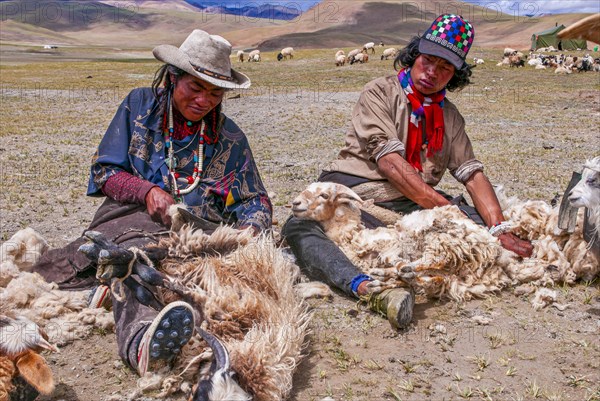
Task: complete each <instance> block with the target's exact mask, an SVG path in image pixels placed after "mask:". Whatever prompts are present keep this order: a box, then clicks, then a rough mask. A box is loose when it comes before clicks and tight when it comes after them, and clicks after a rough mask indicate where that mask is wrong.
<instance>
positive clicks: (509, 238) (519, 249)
mask: <svg viewBox="0 0 600 401" xmlns="http://www.w3.org/2000/svg"><path fill="white" fill-rule="evenodd" d="M498 239H499V240H500V243H501V244H502V247H503V248H504V249H508V250H509V251H512V252H514V253H516V254H517V255H519V256H521V257H523V258H528V257H530V256H531V254H532V253H533V245H531V242H529V241H527V240H522V239H521V238H519V237H517V236H516V235H514V234H513V233H504V234H500V235H499V236H498Z"/></svg>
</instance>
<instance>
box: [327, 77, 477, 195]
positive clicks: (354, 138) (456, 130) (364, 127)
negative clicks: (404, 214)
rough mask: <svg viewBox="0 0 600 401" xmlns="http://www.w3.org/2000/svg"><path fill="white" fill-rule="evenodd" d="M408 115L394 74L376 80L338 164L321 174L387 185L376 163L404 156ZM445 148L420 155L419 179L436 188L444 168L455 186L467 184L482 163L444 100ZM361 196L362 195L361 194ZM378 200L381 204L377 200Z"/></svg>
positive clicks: (356, 111)
mask: <svg viewBox="0 0 600 401" xmlns="http://www.w3.org/2000/svg"><path fill="white" fill-rule="evenodd" d="M410 113H411V106H410V102H409V101H408V99H407V97H406V95H405V93H404V91H403V90H402V87H401V86H400V83H399V82H398V78H397V76H396V75H392V76H389V77H382V78H378V79H375V80H373V81H371V82H369V83H368V84H367V85H365V87H364V89H363V92H362V93H361V95H360V98H359V99H358V102H357V103H356V106H354V111H353V112H352V124H351V126H350V128H349V129H348V131H347V132H346V143H345V145H344V148H343V149H342V150H341V151H340V153H339V156H338V158H337V160H334V161H333V162H331V163H330V164H329V165H327V166H326V167H325V168H324V170H325V171H339V172H342V173H347V174H352V175H355V176H359V177H363V178H367V179H369V180H374V181H378V182H374V183H371V184H372V185H371V186H373V185H374V186H378V185H379V186H382V188H383V187H391V185H390V184H389V183H388V182H387V180H386V178H385V177H384V176H383V175H382V174H381V172H380V171H379V170H378V168H377V164H376V162H377V160H379V158H380V157H382V156H384V155H386V154H389V153H391V152H397V153H399V154H400V155H402V157H404V156H405V149H404V143H405V142H406V138H407V135H408V124H409V117H410ZM444 127H445V133H444V145H443V148H442V151H441V152H439V153H437V154H435V155H434V156H433V157H431V158H426V157H425V153H426V152H425V151H423V152H422V153H421V163H422V166H423V172H422V173H421V178H423V180H424V181H425V182H426V183H427V184H429V185H431V186H432V187H434V186H436V185H437V184H438V183H439V182H440V180H441V179H442V176H443V175H444V172H445V171H446V169H448V170H450V174H452V176H454V178H456V179H457V180H458V181H459V182H461V183H465V181H467V180H468V179H469V177H470V176H471V175H472V174H473V173H474V172H475V171H478V170H481V171H482V170H483V164H482V163H481V162H480V161H478V160H477V159H475V155H474V153H473V148H472V146H471V141H470V140H469V137H468V136H467V133H466V132H465V121H464V119H463V117H462V116H461V114H460V113H459V111H458V109H457V108H456V106H454V104H452V103H451V102H450V101H449V100H448V99H446V100H445V101H444ZM390 190H391V191H392V192H393V191H394V189H393V188H387V189H386V190H385V191H386V192H387V193H388V195H389V196H384V197H383V198H388V199H394V198H398V197H401V196H402V194H400V193H399V192H397V191H396V194H395V195H390ZM359 195H361V196H363V197H364V195H365V194H359ZM375 198H380V199H375V200H376V201H379V200H383V199H382V198H381V197H375Z"/></svg>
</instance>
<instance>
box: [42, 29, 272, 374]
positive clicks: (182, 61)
mask: <svg viewBox="0 0 600 401" xmlns="http://www.w3.org/2000/svg"><path fill="white" fill-rule="evenodd" d="M153 53H154V55H155V57H156V58H157V59H158V60H160V61H162V62H164V65H163V66H161V67H160V68H159V69H158V71H157V72H156V75H155V77H154V81H153V82H152V87H151V88H137V89H134V90H132V91H131V92H130V93H129V95H128V96H127V97H126V98H125V100H124V101H123V102H122V104H121V105H120V106H119V108H118V110H117V112H116V114H115V116H114V118H113V120H112V122H111V123H110V125H109V127H108V129H107V131H106V133H105V135H104V137H103V138H102V141H101V142H100V144H99V146H98V150H97V152H96V154H95V155H94V157H93V161H92V166H91V174H90V180H89V185H88V190H87V194H88V195H89V196H106V200H105V201H104V203H103V204H102V205H101V206H100V208H99V209H98V211H97V212H96V214H95V216H94V218H93V221H92V223H91V224H90V226H89V228H88V230H93V231H96V232H99V233H101V234H102V235H104V237H105V238H107V239H110V240H112V241H114V243H115V244H118V245H119V246H121V247H122V248H130V247H132V246H135V247H138V248H140V247H144V246H147V245H149V244H155V243H156V242H158V240H159V239H160V238H161V236H164V235H168V233H169V229H170V225H171V218H170V216H169V214H168V209H169V207H170V206H171V205H173V204H175V203H183V204H185V205H186V209H187V212H189V213H187V214H188V215H189V216H192V217H193V218H194V219H196V220H193V221H194V222H195V223H196V224H200V225H204V226H201V228H203V229H205V231H207V230H210V229H214V227H215V226H216V225H217V224H220V223H224V224H229V225H232V226H234V227H236V228H240V229H251V230H253V231H254V232H255V233H258V232H261V231H264V230H267V229H269V228H270V227H271V221H272V205H271V202H270V200H269V198H268V195H267V191H266V190H265V188H264V186H263V183H262V181H261V178H260V175H259V173H258V170H257V167H256V164H255V162H254V159H253V156H252V152H251V150H250V147H249V144H248V140H247V138H246V136H245V135H244V133H243V132H242V131H241V129H240V128H239V127H238V126H237V125H236V124H235V123H234V122H233V121H232V120H230V119H229V118H228V117H227V116H225V114H223V113H222V107H221V102H222V100H223V96H224V94H225V92H226V91H227V90H231V89H238V88H239V89H245V88H248V87H249V86H250V79H249V78H248V77H247V76H246V75H244V74H242V73H239V72H237V71H235V70H234V69H232V68H231V63H230V58H229V57H230V54H231V45H230V44H229V42H227V40H225V39H224V38H222V37H220V36H217V35H210V34H208V33H207V32H204V31H201V30H194V31H193V32H192V33H191V34H190V35H189V36H188V37H187V39H185V41H184V42H183V43H182V44H181V46H179V47H175V46H170V45H161V46H158V47H156V48H155V49H154V51H153ZM95 235H96V234H92V235H91V236H92V238H93V239H95V241H96V242H95V245H86V246H87V247H88V248H85V247H84V249H87V250H88V252H87V255H88V256H87V257H86V256H84V255H83V254H82V253H79V252H77V250H78V248H79V247H80V246H81V245H82V244H84V243H85V242H86V238H83V237H82V238H80V239H78V240H76V241H74V242H72V243H71V244H69V245H67V246H66V247H65V248H63V249H57V250H51V251H48V252H47V253H46V254H44V255H43V256H42V259H41V260H40V262H39V263H38V264H37V265H36V266H35V268H34V269H35V271H37V272H39V273H40V274H42V276H44V277H45V278H46V279H47V280H48V281H54V282H56V283H58V284H59V286H60V287H61V288H71V289H74V288H78V289H82V288H87V287H93V286H94V285H95V284H96V279H95V274H94V271H95V267H96V265H97V260H96V261H94V260H91V262H90V259H94V256H95V257H96V258H98V254H97V249H95V248H94V247H97V246H100V247H102V246H104V245H106V242H105V243H104V245H102V244H103V243H102V240H101V239H98V238H97V237H95ZM140 276H141V274H140ZM124 283H125V284H126V285H125V286H124V290H125V297H124V298H122V299H121V300H119V299H117V298H115V297H114V296H112V297H111V294H110V293H109V290H108V288H107V287H106V286H103V285H101V286H99V287H97V288H96V290H95V291H94V292H93V294H92V297H91V298H90V306H92V307H98V306H101V305H102V304H103V303H104V301H106V300H111V298H112V306H113V309H114V312H115V322H116V331H117V341H118V347H119V355H120V356H121V357H122V358H123V360H124V361H125V362H126V363H127V364H128V365H130V366H131V367H132V368H133V369H135V370H137V371H138V372H139V373H140V375H144V373H145V372H146V371H147V369H148V366H149V364H150V363H151V362H152V361H153V360H158V359H170V358H172V357H174V356H175V354H177V352H178V351H179V349H181V346H182V345H183V344H185V343H186V341H187V340H189V339H190V337H191V333H192V330H186V329H185V328H186V327H187V328H191V329H193V327H194V323H193V313H192V308H191V307H190V305H188V304H186V303H184V302H177V303H173V304H168V305H167V306H165V307H164V308H163V309H162V310H161V311H160V313H159V312H158V311H157V310H159V309H161V305H160V304H158V303H157V301H156V300H155V299H154V298H153V297H152V295H151V293H150V292H149V291H147V290H145V289H144V288H141V286H140V285H139V284H136V283H137V282H136V281H135V280H125V281H124ZM146 287H150V286H146ZM119 298H120V297H119ZM148 305H150V306H152V307H149V306H148ZM164 324H168V325H172V326H177V327H181V328H182V330H179V331H178V338H176V339H175V340H177V344H179V345H178V347H175V348H173V347H167V344H166V343H165V340H163V339H162V338H161V336H160V335H159V334H160V331H159V330H158V328H159V327H162V326H163V325H164ZM170 341H174V339H173V338H171V339H170Z"/></svg>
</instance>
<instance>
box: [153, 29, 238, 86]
mask: <svg viewBox="0 0 600 401" xmlns="http://www.w3.org/2000/svg"><path fill="white" fill-rule="evenodd" d="M152 53H153V54H154V57H156V59H157V60H160V61H162V62H165V63H167V64H171V65H174V66H175V67H177V68H180V69H182V70H183V71H185V72H187V73H188V74H190V75H192V76H195V77H198V78H200V79H202V80H204V81H207V82H210V83H211V84H213V85H216V86H219V87H221V88H228V89H238V88H241V89H245V88H248V87H249V86H250V78H248V77H247V76H246V75H245V74H242V73H241V72H237V71H236V70H234V69H233V68H231V61H230V59H229V56H230V55H231V44H230V43H229V42H228V41H227V40H226V39H225V38H223V37H221V36H218V35H210V34H208V32H204V31H202V30H200V29H195V30H194V31H193V32H192V33H191V34H190V35H189V36H188V37H187V38H186V39H185V40H184V41H183V43H182V44H181V46H179V47H175V46H171V45H160V46H156V47H155V48H154V50H152Z"/></svg>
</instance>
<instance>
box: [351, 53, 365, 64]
mask: <svg viewBox="0 0 600 401" xmlns="http://www.w3.org/2000/svg"><path fill="white" fill-rule="evenodd" d="M368 61H369V56H368V55H367V54H365V53H358V54H357V55H355V56H354V57H353V58H352V60H350V64H354V63H361V64H363V63H366V62H368Z"/></svg>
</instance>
